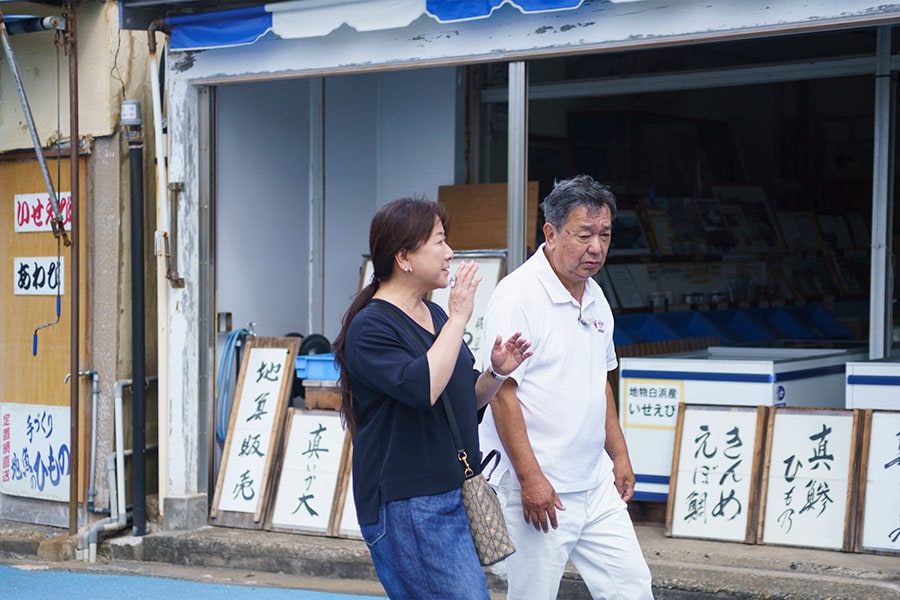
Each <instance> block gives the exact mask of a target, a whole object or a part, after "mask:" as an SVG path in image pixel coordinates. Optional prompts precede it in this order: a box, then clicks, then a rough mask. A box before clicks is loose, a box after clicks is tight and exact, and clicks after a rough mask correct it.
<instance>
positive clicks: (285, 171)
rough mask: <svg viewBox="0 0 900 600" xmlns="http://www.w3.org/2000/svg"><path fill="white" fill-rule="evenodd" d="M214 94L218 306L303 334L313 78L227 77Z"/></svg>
mask: <svg viewBox="0 0 900 600" xmlns="http://www.w3.org/2000/svg"><path fill="white" fill-rule="evenodd" d="M216 99H217V125H218V128H217V131H216V135H217V145H216V156H217V165H216V175H217V183H216V187H217V199H218V202H217V205H216V226H217V232H216V234H217V257H216V259H217V260H216V277H217V290H216V292H217V294H216V310H217V311H219V312H226V311H227V312H231V313H232V318H233V322H232V326H233V327H234V328H235V329H237V328H240V327H247V323H248V322H250V321H253V322H255V323H256V327H255V331H256V333H258V334H259V335H265V336H281V335H284V334H285V333H288V332H291V331H298V332H300V333H304V334H305V333H306V332H305V331H303V327H304V324H305V323H306V313H307V305H308V300H307V298H308V296H307V285H308V277H307V258H308V256H309V244H308V233H307V232H308V221H309V218H308V215H309V135H308V132H309V82H308V81H307V80H305V79H293V80H284V81H273V82H265V83H253V84H240V85H224V86H219V88H218V90H217V93H216Z"/></svg>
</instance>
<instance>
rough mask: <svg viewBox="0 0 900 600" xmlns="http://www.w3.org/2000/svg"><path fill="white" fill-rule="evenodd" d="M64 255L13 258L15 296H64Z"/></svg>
mask: <svg viewBox="0 0 900 600" xmlns="http://www.w3.org/2000/svg"><path fill="white" fill-rule="evenodd" d="M65 266H66V262H65V257H63V256H59V257H57V256H22V257H19V256H17V257H15V258H13V274H12V276H13V293H14V294H15V295H17V296H56V295H60V296H64V295H65V281H66V275H65Z"/></svg>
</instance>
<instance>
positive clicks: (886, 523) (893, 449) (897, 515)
mask: <svg viewBox="0 0 900 600" xmlns="http://www.w3.org/2000/svg"><path fill="white" fill-rule="evenodd" d="M860 459H861V461H862V465H861V468H860V469H859V485H858V489H859V506H860V508H861V510H860V512H859V526H858V527H857V535H856V551H857V552H876V553H884V554H892V553H896V552H900V412H897V411H884V410H867V411H865V413H864V418H863V437H862V451H861V456H860Z"/></svg>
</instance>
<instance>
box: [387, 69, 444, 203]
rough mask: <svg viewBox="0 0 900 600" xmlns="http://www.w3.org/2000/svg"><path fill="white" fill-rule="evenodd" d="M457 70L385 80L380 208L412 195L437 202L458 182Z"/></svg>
mask: <svg viewBox="0 0 900 600" xmlns="http://www.w3.org/2000/svg"><path fill="white" fill-rule="evenodd" d="M455 139H456V68H455V67H443V68H435V69H421V70H416V71H394V72H387V73H383V74H381V76H380V77H379V82H378V205H379V206H382V205H384V204H387V203H388V202H390V201H391V200H394V199H396V198H400V197H403V196H409V195H411V194H417V193H418V194H424V195H425V196H427V197H428V198H430V199H432V200H437V193H438V186H440V185H452V184H453V183H455V182H454V180H453V175H454V162H453V161H454V151H455Z"/></svg>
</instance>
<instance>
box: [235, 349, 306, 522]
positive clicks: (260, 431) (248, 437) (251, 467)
mask: <svg viewBox="0 0 900 600" xmlns="http://www.w3.org/2000/svg"><path fill="white" fill-rule="evenodd" d="M285 356H286V354H285V349H284V348H251V349H250V357H249V360H248V361H247V372H246V373H244V384H243V387H242V389H241V396H240V398H237V399H235V402H238V405H237V406H236V407H235V408H234V409H233V410H236V411H237V414H236V416H235V418H234V425H233V428H232V430H231V431H230V432H229V435H230V436H231V443H230V448H229V449H230V453H229V455H228V457H227V459H228V460H227V463H226V465H225V475H224V478H223V480H222V481H223V483H222V488H221V496H220V498H219V504H218V507H217V508H218V510H228V511H234V512H244V513H256V511H257V509H258V508H259V505H260V502H261V501H262V500H263V498H262V497H261V496H262V491H263V489H262V484H263V481H264V478H265V472H266V465H267V464H268V458H269V457H268V456H267V453H268V452H269V448H270V442H271V438H272V432H273V430H274V427H273V425H274V422H275V419H276V418H278V417H280V416H279V415H278V414H277V410H276V408H277V406H278V398H279V395H280V393H281V381H282V378H283V377H284V376H285V374H286V373H287V375H288V376H290V375H291V373H290V372H289V368H290V366H289V365H286V358H285Z"/></svg>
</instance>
